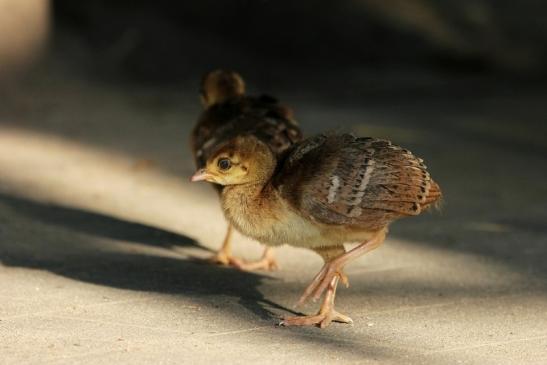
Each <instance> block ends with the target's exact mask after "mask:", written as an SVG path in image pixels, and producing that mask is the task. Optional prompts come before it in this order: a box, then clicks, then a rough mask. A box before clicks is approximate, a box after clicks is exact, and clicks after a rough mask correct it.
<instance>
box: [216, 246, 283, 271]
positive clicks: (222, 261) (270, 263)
mask: <svg viewBox="0 0 547 365" xmlns="http://www.w3.org/2000/svg"><path fill="white" fill-rule="evenodd" d="M209 261H210V262H213V263H215V264H218V265H223V266H231V267H235V268H236V269H239V270H242V271H258V270H264V271H275V270H277V269H278V268H279V267H278V265H277V261H276V259H275V257H273V256H272V255H264V256H263V257H262V258H261V259H260V260H257V261H249V262H247V261H245V260H242V259H240V258H237V257H235V256H232V255H229V254H226V253H224V252H222V251H219V252H217V253H216V254H215V255H214V256H212V257H211V258H210V259H209Z"/></svg>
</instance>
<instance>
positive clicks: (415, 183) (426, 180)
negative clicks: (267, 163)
mask: <svg viewBox="0 0 547 365" xmlns="http://www.w3.org/2000/svg"><path fill="white" fill-rule="evenodd" d="M274 185H275V186H276V187H277V188H278V190H279V191H280V192H281V194H282V196H283V197H284V198H286V199H287V200H288V201H289V202H290V204H291V205H292V206H293V207H294V208H295V209H296V210H297V211H298V212H300V213H301V214H302V215H303V216H305V217H308V218H309V219H311V220H314V221H318V222H320V223H324V224H342V225H349V226H360V227H362V228H365V229H366V228H370V229H376V228H381V227H382V226H384V225H386V224H388V223H389V222H391V221H392V220H393V219H395V218H397V217H400V216H405V215H417V214H419V213H420V212H421V211H422V210H423V209H424V208H425V207H426V206H428V205H429V204H431V203H432V202H434V201H435V200H437V199H438V198H439V197H440V190H439V187H438V185H437V184H436V183H435V182H434V181H433V180H431V177H430V176H429V173H428V172H427V170H426V166H425V165H424V164H423V162H422V160H421V159H419V158H417V157H415V156H414V155H413V154H412V153H411V152H410V151H408V150H405V149H402V148H401V147H398V146H395V145H393V144H391V142H389V141H386V140H381V139H374V138H355V137H354V136H352V135H348V134H344V135H331V136H329V135H320V136H316V137H313V138H310V139H307V140H306V141H304V142H302V143H300V144H298V145H297V146H296V147H295V148H293V149H292V150H291V152H290V154H289V155H288V156H287V158H286V160H285V162H284V163H283V165H282V166H281V167H280V168H279V170H278V172H277V174H276V176H274Z"/></svg>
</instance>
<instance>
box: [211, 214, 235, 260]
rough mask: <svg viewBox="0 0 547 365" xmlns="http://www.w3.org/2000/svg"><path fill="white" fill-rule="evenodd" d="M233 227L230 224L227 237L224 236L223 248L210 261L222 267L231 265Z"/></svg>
mask: <svg viewBox="0 0 547 365" xmlns="http://www.w3.org/2000/svg"><path fill="white" fill-rule="evenodd" d="M232 231H233V228H232V225H231V224H228V230H227V231H226V236H224V241H223V242H222V247H221V248H220V250H218V251H217V253H215V254H214V255H213V256H212V257H211V258H210V261H212V262H214V263H216V264H220V265H230V264H231V260H232V259H233V257H232Z"/></svg>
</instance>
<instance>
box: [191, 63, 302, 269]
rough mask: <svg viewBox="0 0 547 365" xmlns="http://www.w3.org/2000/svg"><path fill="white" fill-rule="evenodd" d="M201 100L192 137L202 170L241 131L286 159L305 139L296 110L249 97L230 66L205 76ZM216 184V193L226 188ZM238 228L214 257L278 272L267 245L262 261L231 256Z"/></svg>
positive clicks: (265, 98)
mask: <svg viewBox="0 0 547 365" xmlns="http://www.w3.org/2000/svg"><path fill="white" fill-rule="evenodd" d="M200 98H201V102H202V105H203V111H202V112H201V114H200V115H199V117H198V120H197V123H196V125H195V127H194V128H193V130H192V133H191V136H190V146H191V149H192V152H193V156H194V161H195V165H196V168H202V167H204V166H205V163H206V162H207V160H208V159H209V157H210V154H211V152H212V151H214V150H215V148H216V147H217V146H218V145H219V144H222V143H224V142H226V141H228V140H230V139H233V138H235V137H237V136H239V135H246V134H251V135H259V136H260V138H261V139H262V140H263V141H264V143H266V144H267V145H268V146H269V148H270V149H271V150H272V152H273V154H274V157H275V158H281V156H283V154H284V153H285V152H286V151H287V150H288V149H289V147H291V146H292V145H293V144H294V143H296V142H299V141H301V140H302V132H301V130H300V128H299V126H298V123H297V122H296V120H295V119H294V116H293V111H292V109H290V108H289V107H287V106H285V105H283V104H281V103H279V102H278V100H277V99H275V98H274V97H272V96H269V95H266V94H262V95H259V96H248V95H246V86H245V82H244V80H243V78H242V77H241V75H240V74H238V73H237V72H235V71H231V70H222V69H218V70H213V71H211V72H209V73H207V74H205V75H204V77H203V79H202V82H201V89H200ZM222 190H223V189H222V187H221V186H218V187H217V192H218V193H221V192H222ZM232 235H233V229H232V225H231V224H230V223H229V224H228V229H227V231H226V235H225V237H224V240H223V243H222V246H221V248H220V249H219V250H218V251H217V252H216V253H215V254H214V255H213V257H212V258H211V259H210V260H211V261H213V262H215V263H218V264H222V265H228V266H234V267H236V268H238V269H241V270H247V271H251V270H261V269H262V270H275V269H277V262H276V260H275V255H274V253H273V249H272V248H270V247H269V246H266V248H265V249H264V253H263V255H262V258H261V259H260V260H257V261H254V262H246V261H243V260H241V259H239V258H237V257H235V256H233V255H232V250H231V241H232Z"/></svg>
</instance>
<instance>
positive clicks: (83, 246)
mask: <svg viewBox="0 0 547 365" xmlns="http://www.w3.org/2000/svg"><path fill="white" fill-rule="evenodd" d="M0 204H3V205H7V206H8V207H10V208H11V209H12V210H14V211H15V212H16V214H18V215H20V216H23V217H24V218H28V219H31V220H33V221H35V222H40V223H42V224H43V225H45V227H51V226H56V227H57V228H61V229H62V230H63V232H64V235H65V236H68V237H70V238H69V241H70V242H69V243H67V242H66V239H65V240H64V241H65V242H62V241H63V240H60V241H61V242H60V241H56V239H55V238H51V237H49V238H46V239H44V237H43V235H41V234H40V228H39V227H38V232H36V233H37V234H33V235H26V236H25V244H24V245H20V244H19V243H18V242H10V241H9V240H7V241H6V240H0V262H1V263H2V264H4V265H6V266H16V267H26V268H33V269H40V270H48V271H50V272H53V273H55V274H58V275H61V276H64V277H68V278H71V279H76V280H80V281H83V282H89V283H94V284H100V285H106V286H110V287H114V288H122V289H130V290H138V291H151V292H159V293H165V294H175V295H183V296H187V297H193V298H195V299H197V300H200V299H205V301H207V297H210V296H222V295H226V296H236V297H239V302H240V304H241V305H242V306H243V307H244V308H246V309H247V310H249V311H250V312H252V313H254V314H255V315H256V316H258V317H259V318H261V319H263V320H272V318H274V317H276V315H275V314H274V313H273V312H272V311H271V310H270V309H272V308H275V309H277V310H281V311H288V312H293V311H291V310H290V309H288V308H285V307H283V306H281V305H278V304H277V303H274V302H272V301H269V300H268V299H266V298H264V296H263V294H262V293H261V292H260V291H259V290H258V286H259V285H260V284H261V283H262V281H263V280H264V279H265V278H267V277H266V276H264V275H259V274H256V273H249V272H242V271H238V270H235V269H231V268H225V267H219V266H215V265H212V264H205V263H204V262H203V261H199V260H195V259H192V258H189V259H188V258H185V257H183V256H181V257H180V258H179V257H172V256H173V255H169V256H156V255H150V254H146V253H135V252H131V251H128V250H119V249H110V248H109V247H105V246H104V244H105V241H104V240H101V241H100V244H101V246H100V249H98V248H97V238H108V239H114V240H122V241H124V242H126V243H127V242H128V243H135V244H141V245H142V244H144V245H150V246H156V247H163V248H171V247H174V246H180V247H183V248H190V247H194V248H199V249H203V250H208V251H210V250H209V249H208V248H205V247H203V246H201V245H199V244H197V243H196V242H195V241H194V240H193V239H191V238H189V237H187V236H185V235H182V234H180V233H175V232H170V231H167V230H164V229H160V228H157V227H151V226H149V225H146V224H142V223H136V222H129V221H126V220H123V219H120V218H115V217H111V216H108V215H105V214H99V213H95V212H90V211H85V210H82V209H77V208H69V207H63V206H59V205H54V204H47V203H42V202H36V201H32V200H29V199H26V198H22V197H15V196H11V195H6V194H0ZM13 226H16V224H10V222H9V219H8V223H7V224H6V225H4V227H3V229H14V228H13ZM46 230H47V228H44V233H45V231H46ZM1 236H2V229H0V237H1ZM106 242H107V243H108V241H106ZM293 313H294V312H293Z"/></svg>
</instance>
